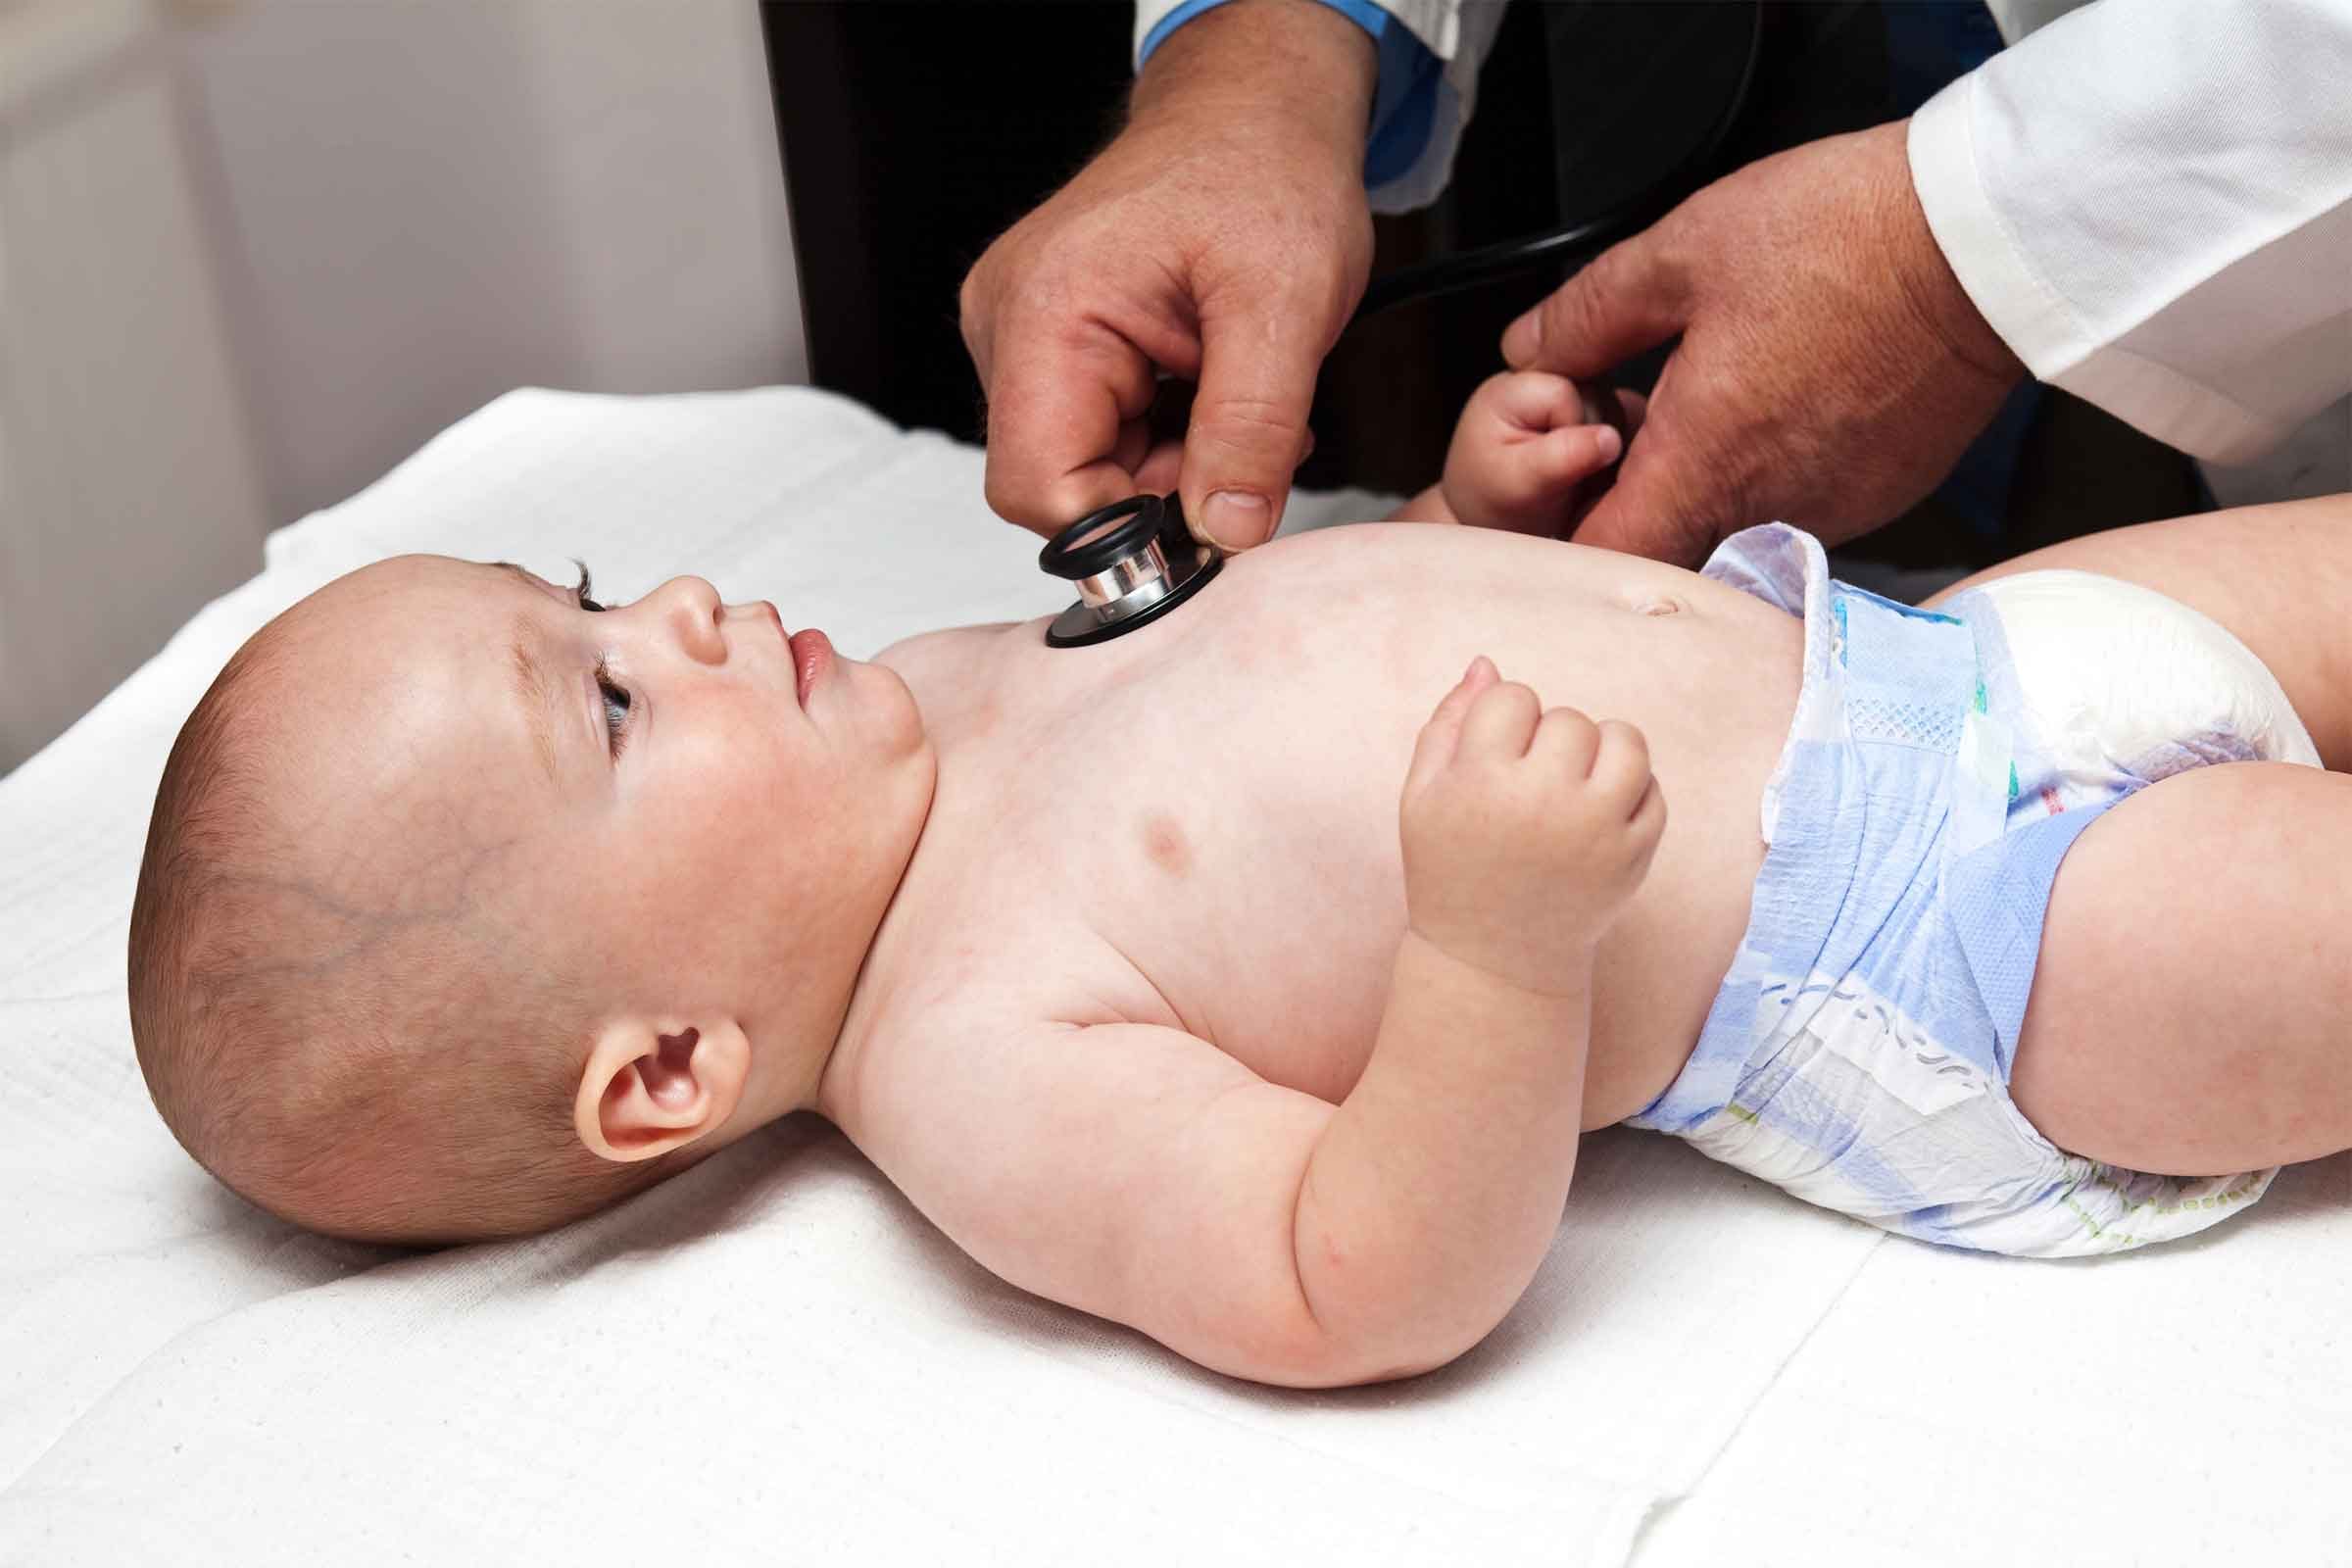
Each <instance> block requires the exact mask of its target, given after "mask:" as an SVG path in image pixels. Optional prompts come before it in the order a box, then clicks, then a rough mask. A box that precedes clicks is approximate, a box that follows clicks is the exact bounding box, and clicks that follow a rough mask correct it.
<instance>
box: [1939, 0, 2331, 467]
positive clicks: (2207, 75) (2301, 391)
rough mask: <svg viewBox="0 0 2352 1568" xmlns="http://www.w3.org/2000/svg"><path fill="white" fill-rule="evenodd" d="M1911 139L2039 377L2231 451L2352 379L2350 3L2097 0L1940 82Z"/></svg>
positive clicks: (1948, 252)
mask: <svg viewBox="0 0 2352 1568" xmlns="http://www.w3.org/2000/svg"><path fill="white" fill-rule="evenodd" d="M1909 147H1910V161H1911V176H1912V182H1913V185H1914V186H1915V188H1916V189H1917V190H1918V192H1919V199H1920V205H1921V206H1922V207H1923V208H1924V209H1925V210H1926V212H1927V218H1928V226H1929V227H1930V228H1931V229H1932V230H1933V231H1934V232H1935V235H1936V243H1937V245H1939V246H1940V247H1941V248H1942V250H1943V254H1944V257H1945V259H1946V260H1948V261H1949V262H1950V263H1951V266H1952V270H1953V271H1954V272H1955V273H1956V274H1958V276H1959V279H1960V285H1961V287H1962V288H1964V289H1966V290H1967V291H1968V296H1969V298H1970V299H1971V300H1973V301H1974V302H1975V303H1976V306H1977V309H1978V310H1979V311H1981V312H1983V313H1984V316H1985V320H1986V321H1988V322H1990V323H1991V325H1992V328H1993V330H1994V331H1996V332H1998V333H1999V334H2000V335H2001V337H2002V338H2003V339H2004V340H2005V341H2006V342H2007V343H2008V344H2009V346H2010V348H2012V349H2013V350H2015V351H2016V353H2017V355H2018V357H2019V358H2020V359H2022V360H2023V361H2025V363H2026V366H2027V368H2030V369H2031V370H2032V371H2033V373H2034V375H2035V376H2036V377H2038V378H2039V379H2041V380H2044V381H2047V382H2050V383H2052V384H2054V385H2057V386H2061V387H2064V388H2066V389H2067V390H2068V391H2070V392H2073V393H2075V394H2076V395H2078V396H2080V397H2082V398H2084V399H2087V400H2088V401H2090V402H2092V403H2095V404H2097V405H2098V406H2099V407H2101V408H2103V409H2105V410H2107V411H2108V412H2109V413H2111V414H2114V415H2116V416H2118V417H2121V418H2123V419H2126V420H2129V421H2130V422H2131V423H2132V424H2134V425H2136V426H2138V427H2139V428H2140V429H2142V430H2144V431H2146V432H2147V433H2148V434H2150V435H2153V436H2156V437H2158V438H2159V439H2161V440H2164V441H2168V442H2171V443H2172V444H2173V445H2175V446H2177V447H2180V448H2181V449H2182V450H2183V451H2186V452H2189V453H2192V454H2194V455H2195V456H2197V457H2200V458H2205V459H2208V460H2211V461H2215V462H2220V463H2240V462H2244V461H2246V460H2248V459H2250V458H2253V457H2256V456H2259V455H2260V454H2261V453H2262V452H2264V451H2266V450H2268V449H2269V448H2270V447H2272V446H2274V445H2276V444H2277V443H2278V442H2279V441H2280V440H2282V439H2284V438H2285V436H2286V435H2287V434H2288V433H2289V432H2291V431H2292V430H2293V429H2294V428H2295V426H2296V425H2298V424H2299V423H2301V422H2302V421H2303V420H2304V419H2306V418H2308V417H2310V416H2311V415H2313V414H2315V413H2317V412H2318V411H2319V410H2321V409H2323V408H2325V407H2326V406H2327V404H2329V403H2330V402H2332V401H2334V400H2335V399H2336V398H2339V397H2341V396H2343V395H2344V394H2345V392H2346V391H2348V390H2352V0H2229V3H2226V4H2224V3H2206V0H2099V3H2097V4H2094V5H2090V6H2085V7H2084V8H2082V10H2080V11H2077V12H2074V13H2073V14H2072V15H2069V16H2066V17H2063V18H2061V19H2059V20H2058V21H2056V22H2053V23H2051V24H2050V25H2048V26H2046V27H2043V28H2041V29H2039V30H2038V31H2036V32H2034V35H2033V36H2031V37H2029V38H2027V39H2025V40H2024V41H2023V42H2021V43H2019V44H2018V45H2017V46H2016V47H2015V48H2012V49H2009V50H2006V51H2004V52H2003V53H2001V54H1999V55H1997V56H1995V57H1994V58H1993V59H1991V60H1990V61H1988V62H1986V63H1985V65H1984V66H1982V67H1981V68H1979V69H1978V70H1976V71H1974V72H1971V73H1969V74H1968V75H1966V76H1963V77H1961V78H1960V79H1959V80H1958V81H1955V82H1953V83H1952V84H1951V85H1950V86H1948V87H1946V88H1944V90H1943V91H1942V92H1940V93H1938V94H1936V97H1934V98H1933V99H1931V100H1929V102H1928V103H1927V104H1926V105H1925V106H1923V107H1922V108H1921V109H1920V111H1919V113H1918V114H1916V115H1915V116H1913V117H1912V121H1911V127H1910V143H1909Z"/></svg>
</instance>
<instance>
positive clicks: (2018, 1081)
mask: <svg viewBox="0 0 2352 1568" xmlns="http://www.w3.org/2000/svg"><path fill="white" fill-rule="evenodd" d="M2347 864H2352V777H2348V776H2346V775H2343V774H2339V773H2324V772H2321V771H2320V770H2319V769H2317V768H2309V767H2296V766H2292V765H2289V764H2286V763H2281V762H2233V763H2228V764H2224V765H2221V766H2216V767H2204V768H2197V769H2194V770H2192V771H2190V772H2186V773H2180V774H2176V775H2175V776H2173V777H2171V778H2168V779H2165V780H2163V781H2162V782H2160V783H2157V784H2153V785H2150V786H2149V787H2148V788H2146V789H2143V790H2141V791H2139V792H2138V793H2137V794H2134V795H2133V796H2131V798H2130V799H2128V800H2126V801H2124V802H2122V803H2121V804H2120V805H2118V806H2116V807H2115V808H2114V809H2111V810H2109V811H2108V812H2107V813H2106V814H2105V815H2104V816H2102V817H2101V818H2100V819H2099V820H2098V821H2096V822H2093V823H2092V824H2091V825H2090V826H2089V827H2088V828H2086V829H2084V830H2083V832H2082V837H2081V838H2080V839H2078V840H2077V841H2076V842H2075V845H2074V847H2073V849H2072V850H2071V851H2069V853H2068V855H2067V858H2066V859H2065V861H2064V862H2063V863H2062V864H2061V865H2060V867H2059V870H2058V877H2057V881H2056V882H2055V884H2054V885H2053V886H2052V889H2051V893H2050V904H2049V913H2048V917H2047V920H2046V922H2045V923H2044V925H2043V927H2042V934H2041V957H2040V961H2039V963H2038V965H2037V966H2036V968H2035V971H2034V988H2033V993H2032V996H2031V998H2030V999H2029V1001H2028V1003H2027V1006H2026V1018H2025V1025H2024V1028H2023V1030H2022V1032H2021V1034H2020V1037H2019V1040H2018V1046H2017V1054H2016V1063H2015V1071H2014V1075H2013V1077H2012V1079H2011V1082H2010V1092H2011V1094H2012V1096H2013V1098H2014V1099H2015V1100H2016V1103H2017V1105H2018V1108H2019V1109H2020V1110H2022V1111H2024V1112H2025V1114H2026V1116H2027V1118H2028V1119H2030V1120H2031V1121H2032V1122H2033V1123H2034V1126H2035V1127H2037V1128H2039V1129H2040V1130H2041V1132H2042V1134H2043V1136H2045V1137H2047V1138H2048V1139H2049V1140H2050V1141H2051V1142H2052V1143H2055V1144H2056V1145H2057V1146H2058V1147H2059V1148H2061V1149H2064V1150H2066V1151H2067V1152H2070V1153H2077V1154H2082V1155H2086V1156H2088V1157H2089V1158H2092V1159H2097V1160H2103V1161H2105V1162H2107V1163H2109V1164H2114V1165H2121V1166H2125V1167H2128V1168H2130V1169H2132V1170H2143V1171H2151V1172H2156V1173H2159V1174H2165V1175H2182V1176H2203V1175H2216V1174H2221V1173H2225V1172H2231V1171H2241V1170H2254V1169H2260V1168H2263V1167H2267V1166H2271V1165H2278V1164H2287V1163H2291V1162H2293V1161H2295V1160H2300V1159H2311V1158H2315V1157H2317V1156H2319V1155H2323V1154H2329V1153H2333V1152H2336V1151H2338V1150H2342V1149H2345V1148H2348V1147H2352V878H2347V877H2346V876H2345V875H2344V873H2343V867H2344V866H2345V865H2347Z"/></svg>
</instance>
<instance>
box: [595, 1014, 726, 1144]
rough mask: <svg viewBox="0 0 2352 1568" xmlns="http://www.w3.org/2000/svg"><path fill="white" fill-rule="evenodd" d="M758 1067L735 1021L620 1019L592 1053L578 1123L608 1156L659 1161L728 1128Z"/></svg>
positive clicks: (608, 1028) (602, 1034)
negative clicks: (753, 1068) (753, 1070)
mask: <svg viewBox="0 0 2352 1568" xmlns="http://www.w3.org/2000/svg"><path fill="white" fill-rule="evenodd" d="M751 1067H752V1045H751V1042H750V1041H749V1040H748V1039H746V1038H745V1037H744V1033H743V1029H742V1027H741V1026H740V1025H739V1024H737V1023H736V1022H735V1021H734V1020H733V1019H731V1018H729V1019H716V1018H713V1019H703V1020H698V1021H696V1022H692V1023H687V1022H683V1021H680V1020H676V1019H666V1020H662V1019H649V1018H630V1019H621V1020H616V1021H614V1022H612V1023H609V1024H607V1025H606V1026H605V1027H604V1029H603V1030H602V1031H601V1032H600V1033H599V1034H598V1035H597V1038H596V1046H595V1049H593V1050H592V1051H590V1052H589V1053H588V1065H587V1067H586V1068H585V1069H583V1070H582V1071H581V1073H580V1090H579V1096H578V1098H577V1099H576V1100H575V1101H574V1102H573V1103H572V1125H573V1126H574V1127H576V1128H577V1129H578V1130H579V1135H580V1142H581V1143H583V1144H586V1145H587V1146H588V1147H589V1148H590V1149H593V1150H595V1151H596V1152H598V1153H600V1154H602V1155H604V1156H605V1158H607V1159H613V1160H621V1161H624V1162H625V1161H630V1160H639V1159H652V1158H653V1157H654V1156H655V1155H657V1154H666V1153H668V1152H670V1151H671V1150H673V1149H682V1148H684V1147H685V1146H686V1145H688V1144H691V1143H693V1142H695V1141H696V1140H697V1139H700V1138H704V1137H707V1136H709V1135H710V1134H711V1133H712V1132H714V1131H716V1130H717V1129H718V1128H719V1127H721V1126H723V1125H724V1124H725V1123H726V1120H727V1118H728V1117H729V1116H731V1115H733V1114H734V1113H735V1107H736V1105H737V1104H738V1103H741V1101H742V1099H743V1085H744V1080H745V1079H746V1078H748V1077H749V1076H750V1074H751Z"/></svg>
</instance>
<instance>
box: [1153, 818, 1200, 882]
mask: <svg viewBox="0 0 2352 1568" xmlns="http://www.w3.org/2000/svg"><path fill="white" fill-rule="evenodd" d="M1144 853H1145V854H1146V855H1148V856H1150V857H1151V858H1152V864H1153V865H1156V866H1158V867H1159V868H1160V869H1161V870H1162V871H1165V872H1167V873H1168V875H1170V876H1183V875H1185V874H1186V873H1188V872H1190V871H1191V870H1192V868H1193V847H1192V846H1191V845H1190V844H1188V843H1186V842H1185V837H1184V829H1183V828H1181V827H1179V826H1177V825H1176V818H1175V817H1173V816H1171V815H1169V814H1168V813H1167V812H1165V811H1154V812H1152V814H1151V815H1150V816H1148V817H1146V818H1144Z"/></svg>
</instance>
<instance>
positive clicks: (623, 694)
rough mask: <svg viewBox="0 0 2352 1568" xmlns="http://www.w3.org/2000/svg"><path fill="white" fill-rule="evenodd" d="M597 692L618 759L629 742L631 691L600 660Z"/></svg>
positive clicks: (608, 733)
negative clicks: (621, 750) (601, 698)
mask: <svg viewBox="0 0 2352 1568" xmlns="http://www.w3.org/2000/svg"><path fill="white" fill-rule="evenodd" d="M582 608H583V609H588V608H601V607H589V606H583V607H582ZM596 690H597V693H598V695H599V696H601V697H603V698H604V700H605V738H606V740H607V742H608V743H609V744H610V745H611V746H612V748H613V756H614V757H618V756H619V755H620V749H621V748H622V747H623V746H626V745H627V744H628V741H629V689H628V688H627V687H626V686H623V685H621V684H620V682H618V681H616V680H614V679H613V672H612V671H611V670H610V669H608V668H606V667H605V662H604V661H603V660H601V659H600V660H598V661H597V662H596Z"/></svg>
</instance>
